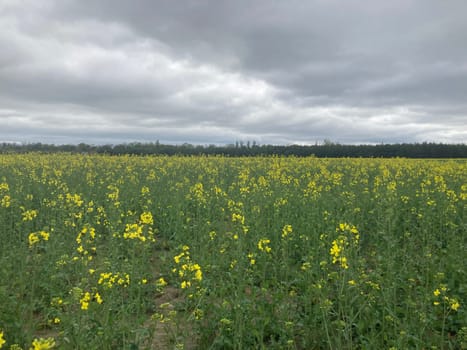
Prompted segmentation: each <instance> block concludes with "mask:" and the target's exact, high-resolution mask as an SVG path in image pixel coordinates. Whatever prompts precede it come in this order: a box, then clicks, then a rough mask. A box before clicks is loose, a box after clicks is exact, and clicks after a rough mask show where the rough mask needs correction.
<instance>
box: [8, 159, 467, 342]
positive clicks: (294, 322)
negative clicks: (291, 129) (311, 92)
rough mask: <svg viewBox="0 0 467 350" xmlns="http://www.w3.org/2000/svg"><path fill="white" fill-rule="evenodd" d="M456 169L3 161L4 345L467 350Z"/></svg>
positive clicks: (463, 236) (438, 164) (460, 171)
mask: <svg viewBox="0 0 467 350" xmlns="http://www.w3.org/2000/svg"><path fill="white" fill-rule="evenodd" d="M466 201H467V162H466V161H465V160H409V159H318V158H294V157H289V158H283V157H251V158H227V157H163V156H159V157H131V156H115V157H111V156H103V155H68V154H54V155H45V154H36V153H32V154H25V155H19V154H16V155H0V242H1V243H0V348H2V349H15V350H19V349H24V350H28V349H33V350H40V349H52V348H54V349H87V350H89V349H391V350H395V349H467V322H466V321H467V312H466V307H465V302H466V300H467V268H466V263H465V261H466V259H465V258H466V252H467V250H466V246H467V244H466V243H467V221H466Z"/></svg>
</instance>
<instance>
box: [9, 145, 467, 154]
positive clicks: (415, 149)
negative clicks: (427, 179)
mask: <svg viewBox="0 0 467 350" xmlns="http://www.w3.org/2000/svg"><path fill="white" fill-rule="evenodd" d="M28 152H41V153H56V152H68V153H82V154H108V155H122V154H130V155H169V156H170V155H186V156H191V155H223V156H228V157H245V156H297V157H307V156H315V157H319V158H326V157H329V158H337V157H377V158H392V157H402V158H467V144H443V143H427V142H425V143H400V144H378V145H343V144H339V143H334V142H330V141H325V142H324V143H323V144H319V145H318V144H316V145H309V146H302V145H287V146H284V145H282V146H281V145H258V144H256V142H251V143H250V142H246V143H244V142H236V143H235V144H230V145H225V146H218V145H205V146H201V145H192V144H187V143H185V144H182V145H166V144H161V143H159V142H152V143H139V142H134V143H126V144H118V145H88V144H84V143H80V144H78V145H52V144H43V143H29V144H15V143H0V153H3V154H4V153H28Z"/></svg>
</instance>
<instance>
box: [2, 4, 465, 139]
mask: <svg viewBox="0 0 467 350" xmlns="http://www.w3.org/2000/svg"><path fill="white" fill-rule="evenodd" d="M465 13H467V2H465V1H463V0H451V1H449V2H439V1H434V0H412V1H407V0H396V1H391V2H375V1H368V0H367V1H364V0H350V1H344V2H343V1H337V0H326V1H324V0H314V1H306V2H304V1H287V2H279V1H265V0H255V1H246V0H239V1H226V0H225V1H195V0H192V1H183V2H178V1H161V0H159V1H152V0H139V1H124V0H102V1H91V0H89V1H76V0H75V1H73V0H63V1H58V0H57V1H47V0H39V1H32V0H25V1H21V0H18V1H13V0H4V1H3V2H2V3H1V4H0V26H1V28H2V31H1V32H0V45H1V47H2V50H1V52H0V123H1V128H0V141H2V140H5V141H6V140H8V141H23V142H38V141H39V142H48V143H78V142H87V143H96V144H100V143H121V142H132V141H142V142H146V141H156V140H160V141H161V142H170V143H183V142H191V143H202V144H207V143H219V144H223V143H232V142H234V141H236V140H255V141H257V142H259V143H275V144H288V143H301V144H307V143H315V142H316V141H320V140H323V139H331V140H333V141H338V142H342V143H379V142H385V143H390V142H422V141H434V142H452V143H458V142H467V100H466V99H465V92H466V91H467V46H466V45H465V37H464V33H466V32H467V22H466V21H465Z"/></svg>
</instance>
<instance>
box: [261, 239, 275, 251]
mask: <svg viewBox="0 0 467 350" xmlns="http://www.w3.org/2000/svg"><path fill="white" fill-rule="evenodd" d="M269 243H271V240H270V239H266V238H262V239H260V240H259V241H258V249H259V250H261V251H263V252H266V253H270V252H271V250H272V249H271V247H269V246H268V244H269Z"/></svg>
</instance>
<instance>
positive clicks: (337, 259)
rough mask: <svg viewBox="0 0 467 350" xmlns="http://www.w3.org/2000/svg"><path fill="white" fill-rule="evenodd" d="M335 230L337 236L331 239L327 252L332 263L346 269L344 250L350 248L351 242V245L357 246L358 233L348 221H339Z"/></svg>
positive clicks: (347, 265) (346, 261)
mask: <svg viewBox="0 0 467 350" xmlns="http://www.w3.org/2000/svg"><path fill="white" fill-rule="evenodd" d="M336 232H338V233H339V236H338V237H337V239H334V240H333V241H332V243H331V248H330V249H329V254H330V255H331V258H332V263H333V264H339V265H340V266H341V267H342V268H343V269H348V268H349V264H348V257H347V254H346V252H347V250H348V249H350V247H351V242H352V246H358V242H359V240H360V234H359V232H358V229H357V228H356V227H355V226H354V225H351V224H348V223H340V224H339V225H338V226H337V228H336Z"/></svg>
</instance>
